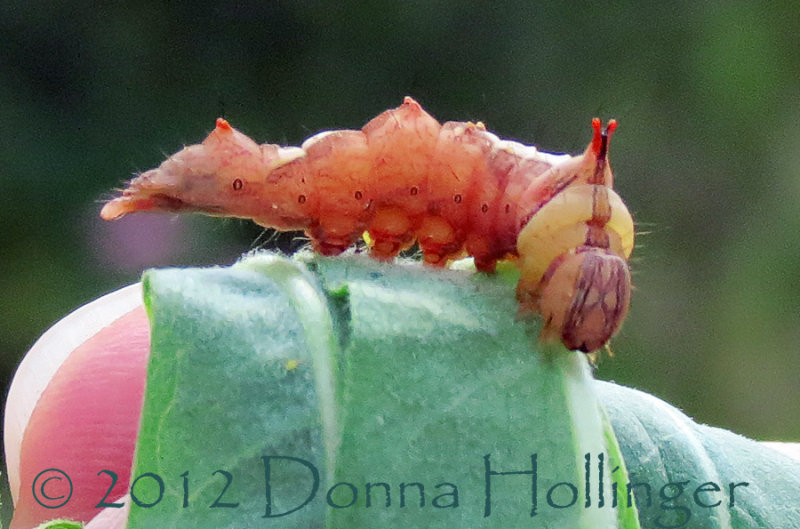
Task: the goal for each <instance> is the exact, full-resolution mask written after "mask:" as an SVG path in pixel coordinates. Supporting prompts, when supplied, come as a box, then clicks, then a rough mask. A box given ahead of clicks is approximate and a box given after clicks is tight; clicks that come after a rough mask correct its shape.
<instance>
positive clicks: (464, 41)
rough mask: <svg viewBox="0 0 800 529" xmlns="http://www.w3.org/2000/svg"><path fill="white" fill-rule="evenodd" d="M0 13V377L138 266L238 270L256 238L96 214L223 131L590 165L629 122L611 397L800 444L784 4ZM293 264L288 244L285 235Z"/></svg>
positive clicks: (332, 5)
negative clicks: (575, 158)
mask: <svg viewBox="0 0 800 529" xmlns="http://www.w3.org/2000/svg"><path fill="white" fill-rule="evenodd" d="M51 4H52V5H50V6H49V7H46V5H47V3H46V2H13V1H12V2H3V3H2V4H1V5H0V34H2V35H3V38H2V40H0V124H2V133H0V159H1V160H2V165H1V166H0V205H1V206H2V207H0V222H1V223H2V224H1V225H2V230H0V294H1V295H2V316H1V318H0V378H2V381H3V382H2V383H3V385H4V386H5V387H7V385H8V382H9V380H10V378H11V376H12V373H13V371H14V369H15V366H16V364H17V363H18V361H19V360H20V358H21V357H22V355H23V354H24V353H25V351H26V350H27V349H28V348H29V347H30V346H31V345H32V344H33V342H34V341H35V340H36V338H37V337H38V336H39V335H40V334H41V333H43V332H44V331H45V330H46V329H47V328H48V327H49V326H50V325H52V324H53V323H54V322H56V321H57V320H58V319H59V318H61V317H62V316H64V315H66V314H67V313H69V312H70V311H72V310H73V309H75V308H76V307H78V306H80V305H82V304H84V303H86V302H88V301H90V300H92V299H94V298H95V297H98V296H100V295H101V294H104V293H106V292H109V291H111V290H114V289H117V288H119V287H121V286H123V285H126V284H129V283H131V282H134V281H136V280H137V278H138V277H139V275H140V273H141V271H142V270H143V269H144V268H147V267H152V266H165V265H200V264H229V263H232V262H233V261H234V260H235V259H236V258H237V256H239V255H240V254H241V253H242V252H245V251H247V250H248V249H250V248H251V247H254V246H258V245H261V243H262V242H263V240H264V237H261V239H260V240H259V241H257V239H258V238H259V235H261V234H262V230H260V229H259V228H257V227H256V226H254V225H253V224H251V223H249V222H246V221H240V220H220V219H205V218H199V217H198V218H194V217H191V218H184V217H172V216H147V215H144V216H134V217H128V218H125V219H124V220H122V221H119V222H116V223H105V222H102V221H101V220H100V219H99V217H98V212H99V209H100V206H101V203H102V201H103V200H105V199H107V198H109V197H110V196H111V191H112V189H113V188H115V187H118V186H120V185H121V184H122V183H123V182H124V181H125V180H126V179H127V178H129V177H130V175H131V174H132V173H134V172H136V171H141V170H145V169H148V168H150V167H153V166H155V165H158V164H159V163H160V162H161V161H162V159H163V157H164V155H165V154H169V153H172V152H174V151H176V150H178V149H179V148H180V147H181V146H182V145H184V144H188V143H195V142H197V141H199V140H201V139H202V138H203V137H204V136H205V134H206V133H207V132H208V131H209V130H210V129H211V128H212V127H213V123H214V119H215V118H216V117H217V116H220V115H222V116H225V117H226V118H227V119H229V120H230V122H231V123H232V124H233V125H234V126H235V127H237V128H239V129H240V130H242V131H243V132H245V133H247V134H249V135H251V136H252V137H253V138H254V139H256V140H258V141H259V142H266V141H269V142H272V143H282V144H294V145H296V144H299V143H300V142H301V141H302V140H303V139H304V138H306V137H307V136H309V135H311V134H314V133H316V132H318V131H320V130H324V129H329V128H359V127H361V125H363V124H364V123H365V122H366V121H367V120H369V119H370V118H372V117H373V116H375V115H376V114H378V113H379V112H381V111H383V110H385V109H387V108H391V107H394V106H397V105H398V104H399V103H400V102H401V100H402V97H403V96H404V95H411V96H413V97H415V98H417V99H418V100H419V101H420V102H421V103H422V105H423V106H424V107H425V108H426V109H427V110H428V111H429V112H430V113H431V114H432V115H433V116H435V117H436V118H438V119H439V120H441V121H446V120H482V121H484V122H485V123H486V124H487V126H488V127H489V128H490V130H493V131H495V132H497V133H498V134H499V135H500V136H501V137H504V138H512V139H516V140H519V141H523V142H525V143H534V144H536V145H537V146H539V147H540V148H542V149H543V150H550V151H554V152H557V151H568V152H580V151H582V150H583V148H584V147H585V145H586V143H587V141H588V140H589V138H590V126H589V124H590V119H591V118H592V117H593V116H596V115H597V116H601V117H603V118H609V117H615V118H617V119H618V120H619V121H620V128H619V131H618V133H617V135H616V136H615V138H614V142H613V143H612V152H611V159H612V163H613V167H614V169H615V172H616V185H617V188H618V190H619V192H620V194H621V195H622V196H623V197H624V198H625V200H626V201H627V203H628V204H629V207H630V209H631V211H632V212H633V214H634V217H635V219H636V221H637V224H638V230H639V231H640V232H641V235H640V237H639V239H638V246H637V248H636V250H635V252H634V259H633V270H634V281H635V287H636V291H635V293H634V299H633V307H632V312H631V315H630V318H629V319H628V321H627V323H626V325H625V326H624V328H623V331H622V333H621V335H620V336H619V337H618V338H617V339H616V340H615V341H614V344H613V345H614V350H615V352H616V355H615V356H614V357H613V358H611V359H609V358H605V359H603V360H602V362H601V363H600V365H599V368H598V370H597V376H598V377H599V378H603V379H610V380H616V381H617V382H619V383H622V384H626V385H630V386H634V387H637V388H640V389H643V390H645V391H648V392H651V393H653V394H655V395H657V396H659V397H661V398H663V399H666V400H667V401H669V402H671V403H673V404H675V405H677V406H679V407H681V408H682V409H683V410H685V411H686V412H687V413H688V414H689V415H691V416H693V417H695V418H696V419H697V420H698V421H701V422H705V423H710V424H713V425H719V426H723V427H726V428H729V429H732V430H734V431H737V432H740V433H742V434H745V435H748V436H751V437H755V438H760V439H779V440H800V421H799V420H798V411H797V410H798V409H800V384H798V382H800V375H799V374H798V371H797V369H796V368H795V366H796V361H795V358H796V355H797V353H798V342H800V321H799V319H798V296H797V295H798V292H800V289H799V288H798V286H799V284H800V244H799V243H798V240H797V238H798V235H797V234H798V233H800V209H799V208H798V207H797V206H798V204H800V178H798V176H800V174H799V173H800V149H799V148H798V147H800V127H798V123H800V44H798V42H800V41H798V35H800V16H798V11H797V5H796V3H794V2H783V3H772V4H770V6H769V7H767V6H766V5H762V4H760V3H756V2H728V3H718V2H697V1H691V2H690V1H678V2H669V3H647V4H645V3H639V2H617V3H613V2H600V3H594V4H592V5H589V4H584V3H574V4H570V3H565V2H530V1H511V2H504V3H501V2H479V1H465V0H458V1H432V0H426V1H424V2H419V1H417V2H353V1H344V2H321V1H298V2H260V3H256V2H252V3H249V4H248V3H244V2H237V3H226V2H191V3H190V2H163V3H161V2H159V3H156V2H152V3H147V2H145V3H140V4H139V5H138V6H136V7H134V6H127V7H125V6H122V5H117V6H115V7H114V6H110V5H107V6H105V7H98V6H99V3H98V5H97V6H95V5H91V4H92V3H89V2H69V3H67V2H64V3H63V4H62V5H61V6H60V7H59V6H57V5H56V3H55V2H53V3H51ZM282 240H283V241H284V242H287V241H288V242H292V238H291V237H289V238H286V237H284V238H283V239H282Z"/></svg>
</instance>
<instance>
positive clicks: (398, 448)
mask: <svg viewBox="0 0 800 529" xmlns="http://www.w3.org/2000/svg"><path fill="white" fill-rule="evenodd" d="M145 291H146V303H147V306H148V310H149V313H150V317H151V322H152V353H151V359H150V366H149V373H148V380H147V390H146V396H145V403H144V410H143V416H142V423H141V430H140V435H139V440H138V446H137V453H136V459H135V464H134V470H133V476H134V479H135V481H134V483H133V488H132V492H133V495H134V496H135V498H136V502H138V504H137V505H133V506H132V509H131V514H130V518H129V525H128V527H130V528H144V527H147V528H152V527H215V528H216V527H254V526H267V525H270V526H274V527H303V528H306V527H331V528H333V527H336V528H345V527H347V528H356V527H382V528H384V527H387V528H389V527H403V528H406V527H426V528H435V527H451V528H455V527H486V528H489V527H505V528H507V527H570V528H582V527H585V528H592V529H595V528H606V527H608V528H611V527H629V528H635V527H638V524H637V522H636V519H635V515H632V514H631V512H632V510H628V512H625V511H624V510H615V509H612V508H611V506H610V504H609V503H608V501H606V502H605V503H604V504H601V503H600V502H599V496H598V493H599V489H598V487H599V483H600V476H599V475H598V474H599V473H600V474H602V476H603V478H602V481H603V483H605V484H608V483H610V479H611V478H610V472H611V468H612V467H613V466H617V465H619V461H614V457H615V456H614V454H613V450H612V451H611V452H609V450H608V449H607V448H606V440H607V439H608V438H609V436H610V438H613V434H612V433H611V432H610V430H609V428H608V424H607V423H606V422H604V416H603V414H602V412H601V408H600V406H599V404H598V401H597V398H596V396H595V393H594V390H593V384H592V378H591V374H590V369H589V365H588V362H587V361H586V359H585V357H584V356H583V355H582V354H580V353H568V352H566V351H563V350H560V349H559V350H555V351H551V352H550V353H548V354H543V353H541V352H539V351H537V349H536V347H537V346H536V342H535V329H530V328H528V327H527V326H526V325H523V324H521V323H517V322H516V318H515V312H516V302H515V299H514V292H513V285H512V284H510V283H509V282H507V281H504V280H502V279H499V278H497V277H489V276H485V275H480V274H478V275H475V274H468V273H464V272H453V271H432V270H427V269H425V270H423V269H422V268H420V267H417V266H390V265H384V264H380V263H377V262H375V261H373V260H369V259H361V258H337V259H325V258H317V259H314V260H312V261H311V262H310V263H309V264H308V267H306V266H304V265H303V264H301V263H298V262H294V261H289V260H286V259H282V258H277V257H272V256H261V257H255V258H251V259H248V260H245V261H244V262H242V263H240V264H239V265H236V266H234V267H232V268H227V269H220V268H214V269H190V270H177V269H173V270H159V271H152V272H148V273H147V274H146V276H145ZM601 454H603V458H600V457H599V456H600V455H601ZM270 456H283V457H291V458H295V460H288V459H284V460H278V459H269V458H270ZM487 456H488V458H487ZM600 459H603V465H600ZM300 460H302V461H303V462H307V463H308V466H304V465H303V464H302V463H300V462H298V461H300ZM265 462H269V463H270V464H269V469H270V479H269V485H270V488H269V490H270V492H271V494H270V495H268V493H267V488H266V484H267V476H266V474H267V472H266V465H265ZM487 462H488V465H489V469H490V471H494V472H528V474H516V475H511V474H508V475H500V474H498V475H491V476H490V478H489V480H488V482H489V483H490V486H491V488H490V492H491V497H490V500H489V501H488V502H487V486H486V484H487V477H486V468H487V467H486V465H487ZM312 465H313V466H312ZM312 469H313V470H314V471H316V472H317V476H318V478H319V487H318V489H317V490H316V493H315V494H314V496H313V499H312V500H310V501H309V503H308V504H306V505H305V506H303V507H302V508H299V509H298V510H296V511H294V512H292V513H290V514H287V515H285V516H282V517H274V518H269V519H265V518H264V515H265V514H267V499H268V497H269V499H270V500H271V504H270V508H271V511H270V514H272V515H276V514H280V513H283V512H286V511H288V510H291V509H293V508H297V507H299V506H300V505H301V504H303V502H304V500H305V499H306V498H307V497H308V496H309V495H310V494H311V493H312V491H313V488H314V473H313V471H312ZM534 469H535V470H536V474H535V476H536V479H535V481H534V479H533V474H532V472H533V471H534ZM587 469H588V482H589V489H588V493H587V490H586V483H587ZM215 471H218V472H216V473H215ZM219 471H224V472H219ZM618 475H619V472H617V474H615V476H618ZM228 481H230V486H227V488H226V483H227V482H228ZM534 483H535V487H534V486H533V485H534ZM162 484H163V494H162V493H161V488H162ZM337 484H338V485H337ZM606 486H607V485H606ZM387 490H388V492H389V496H388V502H389V505H388V506H387V494H386V491H387ZM573 490H574V492H575V496H574V499H573V497H572V491H573ZM354 491H355V496H354ZM421 491H422V492H421ZM220 494H222V497H221V498H217V496H219V495H220ZM606 495H608V492H607V491H606ZM420 498H423V499H424V505H422V506H421V505H420ZM215 499H216V505H217V506H215V507H210V505H211V504H214V502H215ZM368 499H369V502H370V503H369V506H368V505H367V501H368ZM351 500H352V501H353V504H352V505H351V506H348V507H345V505H347V504H348V503H350V502H351ZM587 502H588V504H589V506H588V507H587V506H586V504H587ZM220 504H222V506H220ZM487 505H488V508H489V512H488V516H487ZM561 507H563V508H561ZM532 511H533V516H532Z"/></svg>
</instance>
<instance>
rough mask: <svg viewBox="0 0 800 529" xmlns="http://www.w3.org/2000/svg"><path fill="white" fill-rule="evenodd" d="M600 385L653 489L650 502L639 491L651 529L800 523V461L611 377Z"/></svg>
mask: <svg viewBox="0 0 800 529" xmlns="http://www.w3.org/2000/svg"><path fill="white" fill-rule="evenodd" d="M595 389H596V391H597V392H598V394H599V395H600V398H601V400H602V401H603V403H604V404H605V407H606V409H607V411H608V415H609V418H610V420H611V422H612V424H613V427H614V431H615V432H616V437H617V439H618V440H619V444H620V446H621V449H622V455H623V457H624V460H625V463H626V465H627V468H628V472H629V474H630V478H629V479H630V480H631V481H630V482H631V483H633V484H636V483H644V484H648V485H649V486H650V491H649V495H650V500H649V501H648V491H647V487H645V486H637V487H634V488H633V492H634V495H635V501H636V504H637V506H638V508H639V511H640V519H641V521H642V525H643V526H644V527H691V528H692V529H695V528H697V529H700V528H723V527H724V528H727V527H734V528H737V529H738V528H778V527H780V528H797V527H800V462H798V461H796V460H794V459H790V458H788V457H786V456H784V455H783V454H780V453H778V452H776V451H774V450H772V449H770V448H768V447H765V446H763V445H761V444H759V443H757V442H755V441H752V440H750V439H746V438H744V437H742V436H739V435H736V434H733V433H731V432H729V431H726V430H722V429H719V428H712V427H710V426H705V425H700V424H697V423H695V422H693V421H692V420H691V419H689V418H688V417H686V416H685V415H684V414H682V413H681V412H680V411H679V410H677V409H675V408H674V407H672V406H670V405H669V404H667V403H665V402H663V401H661V400H659V399H656V398H655V397H652V396H650V395H648V394H646V393H642V392H640V391H636V390H633V389H628V388H624V387H620V386H616V385H614V384H609V383H606V382H596V383H595ZM624 486H625V484H624V483H623V485H620V491H621V495H620V501H623V495H624V494H625V492H624V488H623V487H624ZM662 495H663V496H662ZM666 498H674V499H666ZM717 502H719V505H715V504H716V503H717Z"/></svg>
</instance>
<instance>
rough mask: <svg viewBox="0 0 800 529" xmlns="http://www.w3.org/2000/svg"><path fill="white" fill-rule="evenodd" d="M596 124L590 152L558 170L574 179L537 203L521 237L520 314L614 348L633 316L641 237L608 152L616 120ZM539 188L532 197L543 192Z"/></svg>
mask: <svg viewBox="0 0 800 529" xmlns="http://www.w3.org/2000/svg"><path fill="white" fill-rule="evenodd" d="M593 126H594V132H595V137H594V139H593V140H592V143H591V144H590V145H589V148H587V150H586V152H585V153H584V154H583V155H582V156H580V157H577V158H574V159H572V160H570V161H568V162H567V163H565V164H564V165H563V166H556V167H554V168H553V171H554V172H555V174H556V175H557V176H559V177H564V178H565V181H568V182H571V183H570V184H567V185H566V187H564V188H563V189H558V190H557V191H556V193H555V194H554V195H552V196H551V197H549V199H547V200H546V201H544V203H543V204H542V203H541V202H540V203H536V204H533V206H532V207H530V208H529V209H530V210H532V213H531V214H528V218H527V219H526V221H525V222H526V223H525V225H524V226H523V228H522V229H521V230H520V232H519V235H518V237H517V253H518V255H519V268H520V273H521V274H520V281H519V284H518V285H517V297H518V298H519V301H520V312H521V313H526V312H538V313H539V314H540V315H541V316H542V319H543V320H544V328H543V329H542V335H541V338H542V339H543V340H544V341H552V340H558V339H560V340H561V341H562V342H563V343H564V345H565V346H566V347H567V348H568V349H571V350H580V351H583V352H586V353H590V352H593V351H596V350H598V349H600V348H602V347H603V346H604V345H606V344H607V343H608V341H609V339H610V338H611V337H612V336H613V335H614V334H615V333H616V332H617V331H618V330H619V328H620V326H621V325H622V322H623V321H624V319H625V316H626V315H627V313H628V307H629V305H630V298H631V278H630V271H629V268H628V262H627V260H628V258H629V257H630V254H631V251H632V250H633V238H634V230H633V219H632V218H631V215H630V212H629V211H628V208H627V207H626V206H625V203H624V202H623V201H622V199H621V198H620V197H619V195H617V193H615V192H614V190H613V189H612V188H611V184H610V182H611V179H612V175H611V169H610V166H609V165H608V160H607V156H606V154H607V148H608V137H609V134H610V132H612V131H613V129H614V128H615V127H616V123H615V122H613V121H612V122H611V123H610V124H609V128H608V129H607V131H602V130H601V129H600V122H599V120H595V121H594V122H593ZM570 175H575V176H574V177H571V176H570ZM543 180H545V181H547V179H546V178H545V179H543ZM535 186H536V183H534V184H532V186H531V187H532V189H530V190H529V192H528V193H527V195H528V196H529V197H533V196H536V195H537V194H538V195H540V196H541V191H540V188H536V187H535Z"/></svg>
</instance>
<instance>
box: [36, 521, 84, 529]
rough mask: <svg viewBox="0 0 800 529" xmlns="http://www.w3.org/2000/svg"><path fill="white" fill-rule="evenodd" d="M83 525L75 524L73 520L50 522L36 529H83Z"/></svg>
mask: <svg viewBox="0 0 800 529" xmlns="http://www.w3.org/2000/svg"><path fill="white" fill-rule="evenodd" d="M82 527H83V524H82V523H81V522H73V521H72V520H50V521H49V522H45V523H43V524H42V525H39V526H37V527H36V529H81V528H82Z"/></svg>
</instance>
